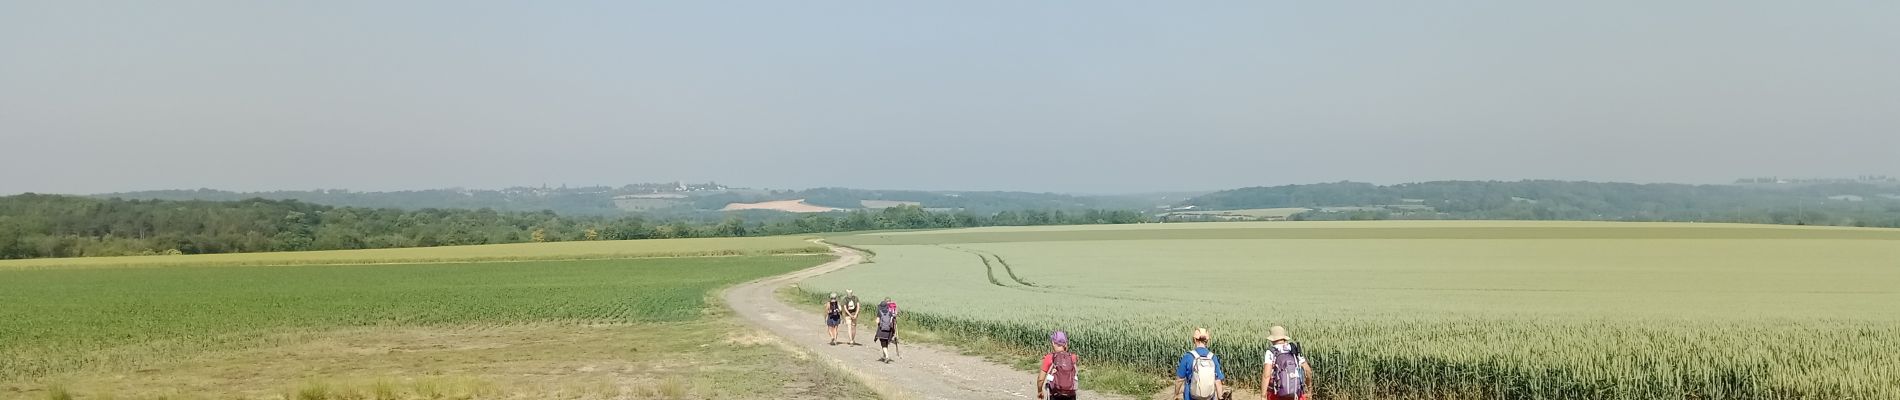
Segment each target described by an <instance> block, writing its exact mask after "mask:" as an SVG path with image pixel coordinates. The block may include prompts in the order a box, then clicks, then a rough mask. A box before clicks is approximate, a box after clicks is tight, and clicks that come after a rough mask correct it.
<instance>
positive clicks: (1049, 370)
mask: <svg viewBox="0 0 1900 400" xmlns="http://www.w3.org/2000/svg"><path fill="white" fill-rule="evenodd" d="M1049 347H1050V348H1051V351H1050V352H1049V354H1043V355H1042V369H1041V370H1040V371H1042V373H1040V374H1036V398H1038V399H1040V398H1043V390H1048V391H1049V397H1048V398H1049V399H1050V400H1074V399H1075V390H1076V385H1075V371H1076V368H1078V367H1077V365H1080V364H1081V363H1082V358H1081V357H1077V356H1076V355H1075V353H1070V352H1069V333H1068V332H1063V331H1056V332H1055V333H1052V334H1049Z"/></svg>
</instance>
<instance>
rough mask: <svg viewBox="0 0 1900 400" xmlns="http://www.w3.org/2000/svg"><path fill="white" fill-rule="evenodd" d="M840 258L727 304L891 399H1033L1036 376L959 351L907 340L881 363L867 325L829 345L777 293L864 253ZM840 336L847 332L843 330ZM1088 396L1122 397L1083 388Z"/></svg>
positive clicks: (813, 321)
mask: <svg viewBox="0 0 1900 400" xmlns="http://www.w3.org/2000/svg"><path fill="white" fill-rule="evenodd" d="M831 249H832V252H833V253H834V254H837V255H838V259H837V260H833V261H831V262H828V263H825V264H824V265H819V266H817V267H812V268H808V269H805V270H801V271H798V272H793V273H790V274H785V275H780V276H775V277H770V278H765V279H761V280H757V281H753V282H749V283H745V284H741V285H739V286H736V287H733V288H732V289H728V290H726V293H725V300H726V304H727V305H729V306H731V307H732V309H733V311H735V312H737V313H738V314H739V316H740V317H741V318H743V319H745V320H746V322H749V323H751V324H752V325H755V326H758V327H760V328H764V329H765V330H768V331H771V332H772V333H773V334H776V335H778V336H780V337H782V338H784V339H785V340H786V341H787V342H790V343H793V344H794V345H796V346H799V347H802V348H804V349H806V350H809V351H811V352H812V353H814V354H817V355H819V356H821V357H825V358H827V359H830V360H831V361H833V364H834V365H837V366H839V367H842V368H844V369H846V370H848V371H850V372H852V373H853V374H856V375H857V376H859V377H861V378H863V379H865V380H867V381H868V382H866V383H867V384H869V385H871V387H873V388H877V389H879V391H880V392H895V393H886V396H887V397H898V398H913V399H944V400H953V399H954V400H964V399H1033V398H1036V392H1034V391H1033V389H1034V384H1035V382H1034V381H1033V380H1032V379H1035V376H1034V375H1031V374H1028V373H1023V372H1021V371H1016V370H1014V369H1010V368H1009V367H1005V366H1002V365H998V364H995V363H991V362H988V361H984V360H983V359H982V358H978V357H973V356H966V355H961V354H958V353H957V352H956V351H952V350H948V349H943V348H938V347H934V346H928V345H918V344H908V343H907V344H905V345H904V349H903V351H904V357H903V359H900V360H898V361H897V362H894V363H890V364H885V363H882V362H878V361H877V358H878V350H877V347H876V345H875V344H874V342H873V341H871V340H869V338H870V336H871V335H870V333H871V332H869V330H868V329H867V330H866V331H865V332H860V333H859V334H858V338H859V340H860V341H862V342H864V343H866V344H867V345H866V346H849V345H842V344H841V345H838V346H831V345H827V344H826V343H825V342H826V337H825V325H824V319H823V318H822V317H821V316H819V315H818V314H817V313H813V312H808V311H805V310H801V309H797V308H794V307H792V306H790V305H787V304H785V303H784V302H782V301H779V298H778V296H777V294H775V293H774V291H776V290H778V288H781V287H785V286H786V285H790V284H793V283H797V282H799V281H802V280H804V279H805V278H810V277H813V276H818V275H820V274H824V273H826V272H831V271H836V270H839V269H843V268H845V267H849V266H852V265H856V264H858V263H859V262H861V261H863V260H864V255H863V254H860V253H858V252H857V251H855V250H851V249H848V248H843V247H837V246H832V248H831ZM839 336H840V337H843V336H846V335H845V334H844V333H843V332H840V333H839ZM1081 398H1085V399H1122V398H1123V397H1119V396H1110V395H1105V394H1099V393H1094V392H1088V391H1084V392H1083V393H1082V395H1081Z"/></svg>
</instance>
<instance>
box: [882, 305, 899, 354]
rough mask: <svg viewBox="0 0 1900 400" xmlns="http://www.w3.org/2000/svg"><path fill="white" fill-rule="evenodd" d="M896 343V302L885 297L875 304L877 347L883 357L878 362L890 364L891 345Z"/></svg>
mask: <svg viewBox="0 0 1900 400" xmlns="http://www.w3.org/2000/svg"><path fill="white" fill-rule="evenodd" d="M896 341H897V302H894V301H891V298H889V297H885V298H884V301H882V302H879V303H877V345H878V352H879V354H882V355H883V357H879V358H878V359H877V360H878V361H883V362H886V363H889V362H891V344H892V343H894V342H896Z"/></svg>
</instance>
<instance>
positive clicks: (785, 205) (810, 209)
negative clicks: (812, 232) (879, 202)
mask: <svg viewBox="0 0 1900 400" xmlns="http://www.w3.org/2000/svg"><path fill="white" fill-rule="evenodd" d="M739 210H777V211H784V212H795V213H816V212H829V211H839V210H840V209H837V208H831V207H825V206H819V205H813V204H811V203H806V202H805V199H797V200H777V201H767V202H760V203H732V204H727V205H726V206H725V207H724V208H720V209H719V211H739Z"/></svg>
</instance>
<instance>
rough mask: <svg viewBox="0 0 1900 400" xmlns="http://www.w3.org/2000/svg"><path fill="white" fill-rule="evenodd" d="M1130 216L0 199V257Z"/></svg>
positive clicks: (1124, 218)
mask: <svg viewBox="0 0 1900 400" xmlns="http://www.w3.org/2000/svg"><path fill="white" fill-rule="evenodd" d="M1143 221H1145V219H1144V217H1143V215H1141V214H1140V213H1137V212H1133V211H1102V210H1085V211H1061V210H1049V211H1042V210H1031V211H1012V212H1004V213H998V214H993V215H980V214H973V213H968V212H961V213H947V212H931V211H926V210H924V209H923V208H920V207H916V206H902V207H892V208H887V209H881V210H856V211H851V212H832V213H821V214H802V215H798V214H788V213H780V212H771V211H753V212H739V213H723V214H711V215H706V214H701V215H696V216H686V217H678V218H674V219H670V220H648V219H647V218H644V217H641V216H637V215H624V216H617V217H608V216H587V215H583V216H563V215H559V214H556V213H554V212H552V211H535V212H503V211H495V210H492V209H475V210H461V209H433V208H431V209H421V210H401V209H394V208H357V207H331V206H323V205H316V204H310V203H304V202H300V201H294V200H265V199H247V200H238V201H196V200H194V201H167V200H124V199H95V198H85V197H75V196H59V195H36V194H23V195H17V196H7V197H0V259H10V258H40V257H84V256H118V255H141V254H208V253H242V252H263V251H299V250H344V249H373V248H393V247H427V246H447V245H471V244H492V243H520V242H532V241H574V240H627V239H658V238H689V237H732V236H759V235H780V234H797V233H813V232H837V231H853V230H872V229H919V228H954V227H971V226H990V225H1047V224H1098V223H1135V222H1143Z"/></svg>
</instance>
